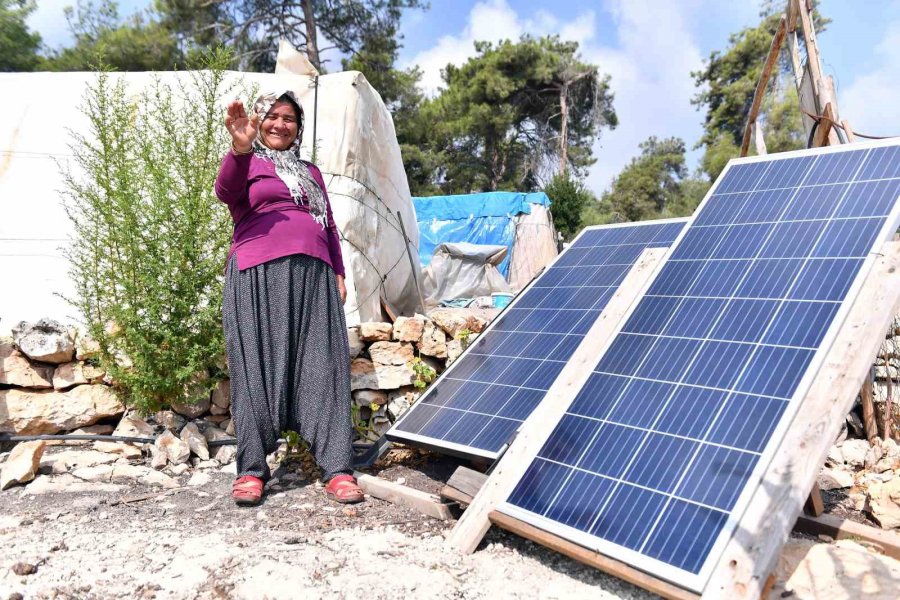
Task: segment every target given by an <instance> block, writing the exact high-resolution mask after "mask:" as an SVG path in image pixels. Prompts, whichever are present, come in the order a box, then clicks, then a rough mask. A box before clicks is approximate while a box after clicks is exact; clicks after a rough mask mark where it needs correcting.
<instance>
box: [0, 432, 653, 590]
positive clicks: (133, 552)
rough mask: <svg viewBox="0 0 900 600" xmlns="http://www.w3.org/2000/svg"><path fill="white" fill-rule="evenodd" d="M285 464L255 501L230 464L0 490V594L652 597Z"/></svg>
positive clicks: (386, 469)
mask: <svg viewBox="0 0 900 600" xmlns="http://www.w3.org/2000/svg"><path fill="white" fill-rule="evenodd" d="M55 451H57V448H48V449H47V452H46V455H49V454H51V453H53V452H55ZM410 454H411V455H412V456H410ZM455 466H456V464H455V463H454V462H453V461H452V460H451V459H446V458H441V457H435V456H421V455H419V454H418V453H417V452H412V453H409V452H408V453H407V456H401V458H400V460H399V461H397V460H394V461H392V462H391V463H390V464H388V465H384V466H383V468H381V469H376V470H374V471H373V472H374V473H377V474H378V475H379V476H381V477H384V478H386V479H390V480H393V481H398V480H400V481H403V480H405V481H406V483H407V484H408V485H410V486H412V487H415V488H417V489H422V490H425V491H430V492H433V491H436V490H437V489H439V487H440V486H441V485H442V481H443V480H446V478H448V477H449V475H450V473H452V470H453V469H454V468H455ZM296 471H299V469H292V470H291V472H288V473H284V469H283V470H282V473H281V474H282V477H281V478H280V479H279V481H278V482H277V483H275V485H272V486H270V488H269V490H268V496H267V498H266V501H265V503H264V504H262V505H261V506H259V507H254V508H238V507H236V506H234V504H233V503H232V502H231V500H230V498H229V497H228V492H229V490H230V485H231V480H232V479H233V475H232V474H230V473H225V472H220V471H217V470H211V471H206V472H207V473H208V474H209V475H210V481H209V482H208V483H206V484H204V485H200V486H195V487H185V488H179V489H175V490H173V491H171V492H170V493H169V494H168V495H158V496H154V497H152V498H147V496H151V495H153V494H154V493H159V492H160V489H159V488H153V487H149V486H143V485H140V484H134V485H128V486H123V485H112V484H98V483H84V482H76V481H73V479H72V478H71V476H68V475H50V474H43V475H39V477H38V479H37V480H35V481H34V482H32V483H31V484H29V485H27V486H24V487H14V488H12V489H9V490H7V491H4V492H0V507H2V510H0V600H6V599H8V598H19V597H22V598H26V599H32V598H73V599H75V598H77V599H93V598H198V599H199V598H248V599H251V598H252V599H262V598H269V599H279V600H280V599H290V598H347V599H368V598H373V599H374V598H459V599H468V598H472V599H475V598H567V599H569V598H587V597H590V598H651V597H653V596H652V595H650V594H648V593H647V592H644V591H642V590H640V589H638V588H635V587H633V586H631V585H629V584H627V583H624V582H622V581H620V580H617V579H615V578H612V577H609V576H607V575H604V574H602V573H600V572H598V571H596V570H594V569H591V568H589V567H585V566H583V565H581V564H579V563H577V562H575V561H572V560H570V559H568V558H566V557H564V556H562V555H559V554H557V553H554V552H551V551H549V550H547V549H545V548H542V547H540V546H537V545H535V544H533V543H532V542H529V541H526V540H523V539H522V538H519V537H517V536H514V535H511V534H507V533H505V532H502V531H499V530H497V529H496V528H495V529H492V530H491V532H490V533H489V534H488V536H487V537H486V539H485V541H484V542H483V543H482V545H481V547H480V548H479V549H478V551H477V552H476V553H475V554H473V555H471V556H461V555H458V554H456V553H454V552H450V551H448V549H447V547H446V546H445V545H444V543H443V542H444V534H445V533H446V532H448V531H449V529H450V527H452V525H453V522H441V521H438V520H435V519H431V518H429V517H425V516H422V515H420V514H419V513H417V512H414V511H412V510H409V509H405V508H402V507H399V506H396V505H393V504H390V503H387V502H384V501H381V500H377V499H374V498H369V499H368V500H367V501H366V502H365V503H362V504H359V505H356V506H354V507H344V506H341V505H337V504H334V503H331V502H329V501H327V500H326V499H325V498H324V494H323V492H322V489H321V484H317V483H315V482H310V481H309V480H307V479H305V478H304V476H303V474H302V472H300V473H298V472H296ZM190 476H191V473H190V472H188V473H185V474H184V475H181V476H180V477H179V478H178V479H179V482H180V483H182V484H185V483H186V482H187V480H188V478H189V477H190ZM34 492H40V493H34ZM139 498H145V499H139ZM123 500H126V501H123ZM129 500H130V501H129ZM32 570H33V572H31V573H27V572H28V571H32ZM16 571H18V572H19V574H17V573H16ZM17 594H18V595H17Z"/></svg>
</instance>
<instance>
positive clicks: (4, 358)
mask: <svg viewBox="0 0 900 600" xmlns="http://www.w3.org/2000/svg"><path fill="white" fill-rule="evenodd" d="M52 379H53V367H49V366H42V365H32V364H31V363H30V362H28V359H27V358H25V356H24V355H23V354H22V353H21V352H19V351H18V350H17V349H16V347H15V346H14V345H13V343H12V341H11V340H8V338H6V339H4V340H0V383H4V384H7V385H15V386H20V387H28V388H51V387H53V382H52Z"/></svg>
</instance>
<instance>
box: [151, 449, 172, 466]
mask: <svg viewBox="0 0 900 600" xmlns="http://www.w3.org/2000/svg"><path fill="white" fill-rule="evenodd" d="M167 464H169V456H168V455H167V454H166V453H165V451H163V450H162V449H161V448H160V447H159V446H157V445H156V444H152V445H151V446H150V468H151V469H156V470H160V469H164V468H165V467H166V465H167Z"/></svg>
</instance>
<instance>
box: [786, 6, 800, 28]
mask: <svg viewBox="0 0 900 600" xmlns="http://www.w3.org/2000/svg"><path fill="white" fill-rule="evenodd" d="M786 13H787V30H788V33H793V32H794V31H796V30H797V20H798V19H799V18H800V4H799V3H798V2H797V0H788V3H787V10H786Z"/></svg>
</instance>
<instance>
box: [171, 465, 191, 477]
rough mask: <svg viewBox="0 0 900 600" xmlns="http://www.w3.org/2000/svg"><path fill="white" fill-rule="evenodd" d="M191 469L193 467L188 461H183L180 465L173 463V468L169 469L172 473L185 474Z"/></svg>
mask: <svg viewBox="0 0 900 600" xmlns="http://www.w3.org/2000/svg"><path fill="white" fill-rule="evenodd" d="M190 470H191V467H190V466H188V464H187V463H181V464H180V465H173V466H172V468H170V469H169V471H170V472H171V473H172V475H184V474H185V473H187V472H188V471H190Z"/></svg>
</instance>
